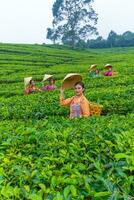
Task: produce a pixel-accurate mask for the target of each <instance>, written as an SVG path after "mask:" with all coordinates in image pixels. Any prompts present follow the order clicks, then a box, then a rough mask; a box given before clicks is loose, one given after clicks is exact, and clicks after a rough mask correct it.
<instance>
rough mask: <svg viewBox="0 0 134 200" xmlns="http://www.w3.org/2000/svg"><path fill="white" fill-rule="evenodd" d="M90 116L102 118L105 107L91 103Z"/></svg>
mask: <svg viewBox="0 0 134 200" xmlns="http://www.w3.org/2000/svg"><path fill="white" fill-rule="evenodd" d="M89 108H90V114H91V115H96V116H100V115H101V112H102V108H103V106H102V105H100V104H96V103H93V102H89Z"/></svg>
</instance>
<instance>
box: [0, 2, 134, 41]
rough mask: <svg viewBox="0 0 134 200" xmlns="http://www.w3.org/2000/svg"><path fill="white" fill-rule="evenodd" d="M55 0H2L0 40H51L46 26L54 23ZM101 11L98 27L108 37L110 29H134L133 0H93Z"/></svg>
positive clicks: (0, 8) (94, 5) (116, 30)
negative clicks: (47, 34)
mask: <svg viewBox="0 0 134 200" xmlns="http://www.w3.org/2000/svg"><path fill="white" fill-rule="evenodd" d="M54 1H55V0H0V42H3V43H4V42H5V43H28V44H37V43H38V44H42V43H50V40H47V39H46V32H47V31H46V30H47V28H48V27H51V23H52V5H53V3H54ZM92 5H93V8H94V10H95V11H96V12H97V13H98V24H97V28H98V31H99V34H100V35H101V36H102V37H103V38H106V37H107V36H108V33H109V32H110V31H111V30H114V31H115V32H116V33H117V34H122V33H123V32H125V31H128V30H130V31H132V32H134V23H133V20H134V11H133V9H134V0H94V3H93V4H92Z"/></svg>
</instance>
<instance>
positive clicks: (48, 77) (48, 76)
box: [42, 74, 53, 81]
mask: <svg viewBox="0 0 134 200" xmlns="http://www.w3.org/2000/svg"><path fill="white" fill-rule="evenodd" d="M52 77H53V75H50V74H45V75H44V77H43V80H42V81H46V80H48V79H50V78H52Z"/></svg>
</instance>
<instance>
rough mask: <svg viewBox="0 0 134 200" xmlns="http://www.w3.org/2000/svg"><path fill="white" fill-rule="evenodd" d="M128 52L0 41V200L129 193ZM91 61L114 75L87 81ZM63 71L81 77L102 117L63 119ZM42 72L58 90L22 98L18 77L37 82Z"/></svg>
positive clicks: (132, 104) (132, 91)
mask: <svg viewBox="0 0 134 200" xmlns="http://www.w3.org/2000/svg"><path fill="white" fill-rule="evenodd" d="M133 53H134V48H117V49H104V50H102V49H101V50H99V49H98V50H88V51H85V50H72V49H70V48H67V47H64V46H53V45H45V46H43V45H10V44H0V69H1V70H0V199H2V200H7V199H15V200H16V199H29V200H90V199H92V200H101V199H103V200H112V199H113V200H118V199H121V200H122V199H124V200H129V199H133V198H134V178H133V177H134V86H133V80H134V79H133V78H134V76H133V67H134V63H133ZM93 63H98V67H99V68H100V69H101V68H102V67H103V65H104V64H106V63H111V64H113V66H114V70H115V71H118V72H119V75H118V76H117V77H103V76H102V77H98V78H90V77H89V76H88V73H87V70H88V66H89V65H90V64H93ZM69 72H79V73H81V74H82V76H83V81H84V83H85V86H86V91H85V95H86V97H87V98H88V99H89V100H90V101H91V102H98V103H99V104H102V105H103V112H102V116H100V117H95V116H93V117H90V118H87V119H84V118H81V119H74V120H70V119H69V118H68V116H69V108H67V107H61V106H60V105H59V88H60V85H61V80H62V79H63V78H64V76H65V75H66V74H67V73H69ZM45 73H50V74H54V75H55V78H56V85H57V87H58V89H57V90H55V91H46V92H41V93H36V94H31V95H27V96H26V95H24V94H23V87H24V86H23V78H24V77H27V76H31V75H32V76H33V78H34V80H36V81H37V85H38V87H41V84H40V81H41V80H42V77H43V75H44V74H45ZM65 94H66V97H70V96H72V95H73V91H72V90H68V91H66V92H65Z"/></svg>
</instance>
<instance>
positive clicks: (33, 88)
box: [24, 77, 41, 94]
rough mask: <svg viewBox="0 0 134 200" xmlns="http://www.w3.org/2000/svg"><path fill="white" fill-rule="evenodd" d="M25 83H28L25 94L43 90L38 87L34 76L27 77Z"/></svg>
mask: <svg viewBox="0 0 134 200" xmlns="http://www.w3.org/2000/svg"><path fill="white" fill-rule="evenodd" d="M24 83H25V85H27V87H25V90H24V94H31V93H35V92H38V91H41V90H40V89H39V88H37V87H36V85H35V81H34V80H33V79H32V77H28V78H25V79H24Z"/></svg>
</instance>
